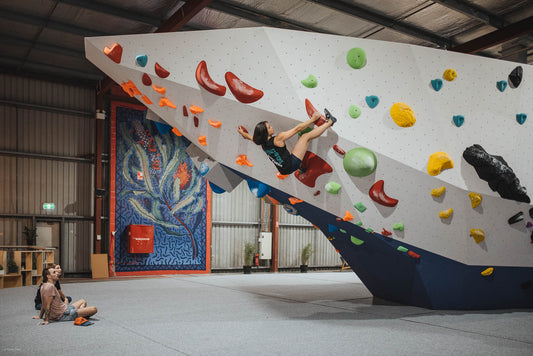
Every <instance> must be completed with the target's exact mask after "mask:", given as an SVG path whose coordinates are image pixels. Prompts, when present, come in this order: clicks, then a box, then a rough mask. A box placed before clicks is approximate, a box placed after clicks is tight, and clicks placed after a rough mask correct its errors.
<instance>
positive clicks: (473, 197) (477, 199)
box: [468, 192, 483, 209]
mask: <svg viewBox="0 0 533 356" xmlns="http://www.w3.org/2000/svg"><path fill="white" fill-rule="evenodd" d="M468 197H469V198H470V203H471V204H472V209H474V208H475V207H476V206H478V205H479V204H481V200H482V199H483V196H482V195H481V194H478V193H474V192H470V193H468Z"/></svg>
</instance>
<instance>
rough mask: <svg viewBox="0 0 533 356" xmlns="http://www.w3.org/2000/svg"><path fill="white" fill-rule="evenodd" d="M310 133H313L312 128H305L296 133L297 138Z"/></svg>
mask: <svg viewBox="0 0 533 356" xmlns="http://www.w3.org/2000/svg"><path fill="white" fill-rule="evenodd" d="M311 131H313V129H312V128H310V127H306V128H305V129H303V130H302V131H300V132H298V136H302V135H303V134H306V133H308V132H311Z"/></svg>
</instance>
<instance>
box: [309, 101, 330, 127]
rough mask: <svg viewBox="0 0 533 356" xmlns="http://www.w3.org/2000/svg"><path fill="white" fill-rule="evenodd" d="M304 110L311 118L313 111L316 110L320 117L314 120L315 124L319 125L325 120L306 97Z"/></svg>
mask: <svg viewBox="0 0 533 356" xmlns="http://www.w3.org/2000/svg"><path fill="white" fill-rule="evenodd" d="M305 111H307V115H308V116H309V118H312V117H313V114H314V113H315V112H318V113H319V114H320V119H318V120H317V121H315V125H316V126H321V125H322V124H323V123H325V122H326V117H325V116H324V115H323V114H322V113H320V112H319V111H318V110H317V109H315V107H314V106H313V104H311V102H310V101H309V100H308V99H305Z"/></svg>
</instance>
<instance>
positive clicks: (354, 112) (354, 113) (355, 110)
mask: <svg viewBox="0 0 533 356" xmlns="http://www.w3.org/2000/svg"><path fill="white" fill-rule="evenodd" d="M348 113H349V114H350V117H351V118H353V119H357V118H358V117H359V116H361V109H360V108H359V107H358V106H356V105H351V106H350V109H349V110H348Z"/></svg>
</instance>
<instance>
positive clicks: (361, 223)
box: [355, 221, 363, 226]
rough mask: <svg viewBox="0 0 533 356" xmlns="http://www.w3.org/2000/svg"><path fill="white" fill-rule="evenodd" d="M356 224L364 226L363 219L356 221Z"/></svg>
mask: <svg viewBox="0 0 533 356" xmlns="http://www.w3.org/2000/svg"><path fill="white" fill-rule="evenodd" d="M355 225H357V226H363V222H362V221H358V222H356V223H355Z"/></svg>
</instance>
